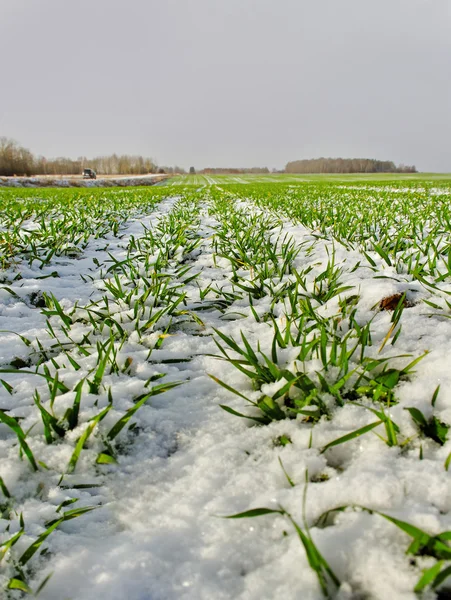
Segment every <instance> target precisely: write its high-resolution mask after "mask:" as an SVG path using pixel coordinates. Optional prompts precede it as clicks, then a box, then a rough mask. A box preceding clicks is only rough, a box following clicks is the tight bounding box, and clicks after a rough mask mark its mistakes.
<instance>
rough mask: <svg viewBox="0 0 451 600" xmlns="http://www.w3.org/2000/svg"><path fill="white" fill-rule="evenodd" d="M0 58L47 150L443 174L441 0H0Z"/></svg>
mask: <svg viewBox="0 0 451 600" xmlns="http://www.w3.org/2000/svg"><path fill="white" fill-rule="evenodd" d="M0 65H1V82H2V83H1V88H0V135H5V136H8V137H13V138H14V139H16V140H17V141H18V142H19V143H20V144H21V145H23V146H25V147H27V148H29V149H30V150H32V151H33V152H34V153H36V154H44V155H46V156H48V157H54V156H71V157H74V158H75V157H77V156H80V155H85V156H95V155H99V154H111V153H112V152H118V153H129V154H143V155H146V156H151V157H154V158H156V159H157V161H158V162H159V164H179V165H181V166H184V167H189V166H190V165H194V166H196V167H197V168H201V167H206V166H257V165H258V166H268V167H283V166H284V165H285V164H286V162H287V161H289V160H296V159H300V158H313V157H317V156H343V157H357V156H359V157H374V158H380V159H391V160H394V161H395V162H397V163H398V162H403V163H406V164H415V165H416V166H417V168H419V169H421V170H423V171H426V170H430V171H451V0H277V1H276V0H77V1H76V2H74V1H71V0H0Z"/></svg>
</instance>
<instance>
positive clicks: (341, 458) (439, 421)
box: [0, 177, 451, 600]
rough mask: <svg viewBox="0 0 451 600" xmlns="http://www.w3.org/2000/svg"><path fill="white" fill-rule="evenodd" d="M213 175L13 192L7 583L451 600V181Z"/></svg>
mask: <svg viewBox="0 0 451 600" xmlns="http://www.w3.org/2000/svg"><path fill="white" fill-rule="evenodd" d="M235 179H236V178H235ZM260 180H261V178H260V179H259V181H260ZM189 181H190V179H189V178H185V179H184V178H180V179H178V180H172V181H171V182H170V185H168V186H166V187H158V188H151V189H141V190H136V189H135V190H114V191H100V190H77V191H73V190H60V191H55V190H51V191H50V190H39V192H37V191H36V190H35V191H31V190H25V191H22V190H20V191H18V190H14V191H13V190H8V191H0V203H1V205H2V207H3V210H2V212H1V213H0V251H1V254H0V278H1V279H0V329H1V332H0V340H1V342H2V343H1V345H0V371H1V373H0V378H1V386H0V586H1V587H0V589H1V590H3V591H2V592H0V596H1V597H2V598H3V597H4V598H12V599H15V598H21V597H25V596H26V595H27V594H30V593H32V592H38V595H39V598H42V599H45V600H62V599H66V598H70V599H72V600H99V599H102V600H103V599H105V600H123V599H125V598H127V599H130V600H173V599H184V600H188V599H189V600H222V599H224V600H231V599H241V600H257V599H262V598H265V599H266V598H267V599H273V598H284V599H285V600H294V599H296V600H297V599H300V598H302V600H304V599H305V600H309V599H311V600H316V599H320V598H322V597H325V596H329V597H332V598H338V599H339V600H344V599H346V600H372V599H374V600H376V599H377V600H386V599H391V598H394V599H402V600H408V599H414V598H419V597H422V598H426V599H429V598H430V599H432V598H436V597H439V598H442V599H444V598H446V597H448V596H447V595H446V593H447V592H446V588H447V585H449V583H448V581H447V575H448V569H449V567H450V564H451V547H450V546H449V539H451V534H450V533H449V530H451V516H450V515H451V512H450V511H451V482H450V473H449V471H448V467H449V463H450V453H451V441H449V437H450V435H449V434H448V428H449V425H451V385H450V384H451V371H450V368H449V352H450V350H451V341H450V340H451V323H450V315H451V312H450V308H451V299H450V298H449V296H450V294H451V286H450V280H451V250H450V249H451V240H450V223H451V211H450V207H449V200H448V199H447V198H448V196H449V193H450V186H449V185H445V184H443V185H439V184H437V183H434V184H433V185H434V187H432V184H429V183H428V182H427V181H417V182H415V183H414V184H409V183H406V181H405V180H403V182H402V185H399V184H397V183H396V182H390V184H389V185H385V184H380V185H378V184H374V182H372V183H371V186H368V187H367V186H365V185H364V184H362V185H356V184H355V182H353V185H352V186H346V185H344V184H343V182H342V181H341V182H340V185H339V186H338V185H334V184H320V183H310V184H306V183H299V184H296V185H294V184H293V182H292V181H290V184H289V185H288V183H283V180H282V182H281V183H274V182H271V183H264V182H263V183H261V182H259V183H252V182H249V181H248V180H246V183H247V185H240V182H238V181H236V180H234V179H233V178H231V179H229V180H228V179H227V178H213V177H210V178H208V180H204V182H205V185H203V186H202V187H197V186H190V185H189ZM191 181H192V180H191ZM243 182H244V181H243ZM221 407H222V408H221ZM233 515H235V516H237V515H238V517H240V518H235V519H224V518H222V517H224V516H233ZM2 594H3V595H2Z"/></svg>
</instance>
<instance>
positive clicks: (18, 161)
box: [0, 137, 185, 177]
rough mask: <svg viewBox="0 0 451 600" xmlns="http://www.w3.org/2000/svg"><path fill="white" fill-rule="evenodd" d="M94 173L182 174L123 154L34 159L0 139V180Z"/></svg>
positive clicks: (182, 171) (38, 157) (7, 140)
mask: <svg viewBox="0 0 451 600" xmlns="http://www.w3.org/2000/svg"><path fill="white" fill-rule="evenodd" d="M88 167H89V168H90V169H94V170H95V171H96V172H97V173H98V174H99V175H144V174H145V173H157V172H158V171H162V170H164V172H166V173H184V172H185V171H184V169H182V168H180V167H177V166H175V167H158V166H157V165H156V163H155V161H154V160H153V159H151V158H144V157H143V156H130V155H127V154H123V155H118V154H111V155H110V156H98V157H96V158H90V159H88V158H86V157H80V158H77V159H76V160H73V159H71V158H54V159H47V158H45V157H44V156H34V155H33V154H32V153H31V152H30V151H29V150H27V149H26V148H22V146H19V144H18V143H17V142H15V141H14V140H11V139H9V138H6V137H0V176H3V177H10V176H13V175H17V176H21V175H27V176H30V175H80V174H81V173H82V172H83V169H85V168H88Z"/></svg>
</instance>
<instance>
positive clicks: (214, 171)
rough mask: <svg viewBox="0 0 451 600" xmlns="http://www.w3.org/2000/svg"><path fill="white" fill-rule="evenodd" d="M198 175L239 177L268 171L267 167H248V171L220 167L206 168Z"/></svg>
mask: <svg viewBox="0 0 451 600" xmlns="http://www.w3.org/2000/svg"><path fill="white" fill-rule="evenodd" d="M198 173H202V174H203V175H225V174H233V175H239V174H242V173H269V169H268V167H250V168H249V169H245V168H243V169H238V168H233V167H232V168H230V169H227V168H221V167H207V168H206V169H202V170H201V171H198Z"/></svg>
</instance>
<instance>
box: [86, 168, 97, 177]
mask: <svg viewBox="0 0 451 600" xmlns="http://www.w3.org/2000/svg"><path fill="white" fill-rule="evenodd" d="M96 178H97V175H96V172H95V171H93V170H92V169H83V179H96Z"/></svg>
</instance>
